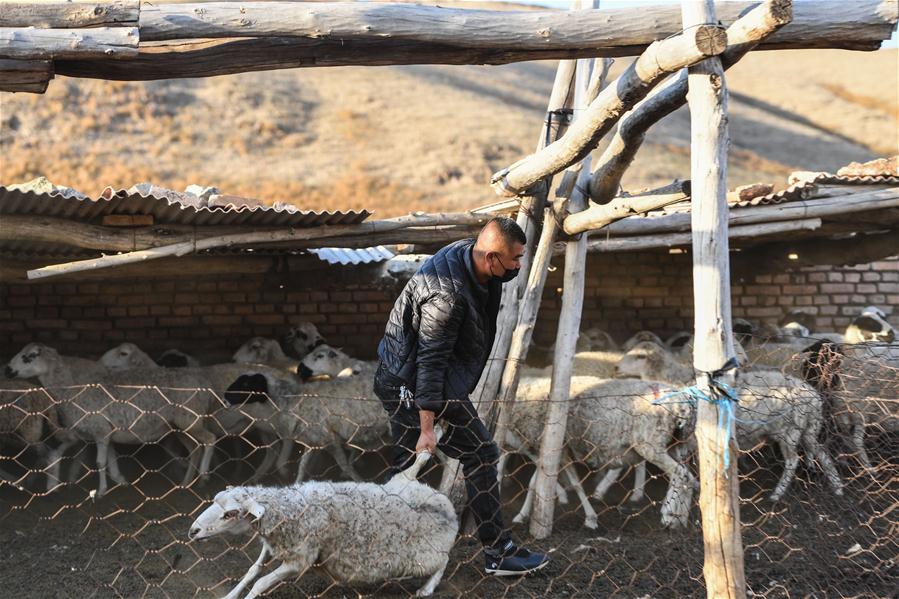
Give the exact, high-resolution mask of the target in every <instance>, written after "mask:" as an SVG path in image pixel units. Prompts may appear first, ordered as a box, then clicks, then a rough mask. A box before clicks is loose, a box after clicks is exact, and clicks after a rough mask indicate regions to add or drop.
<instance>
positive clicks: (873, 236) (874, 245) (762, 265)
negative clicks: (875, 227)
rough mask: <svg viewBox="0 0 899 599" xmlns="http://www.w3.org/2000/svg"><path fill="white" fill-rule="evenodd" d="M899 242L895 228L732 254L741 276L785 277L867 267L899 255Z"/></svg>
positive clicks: (769, 245)
mask: <svg viewBox="0 0 899 599" xmlns="http://www.w3.org/2000/svg"><path fill="white" fill-rule="evenodd" d="M897 238H899V229H896V228H894V229H892V230H890V231H887V232H885V233H870V234H866V233H858V234H856V235H854V236H852V237H850V238H848V239H826V238H820V237H819V238H815V239H808V240H804V241H783V242H777V243H770V244H767V245H765V246H763V247H759V248H753V249H752V251H751V252H739V253H737V254H733V255H732V256H731V261H732V262H733V267H734V271H735V272H736V273H737V274H738V275H744V274H746V275H750V274H751V275H756V274H767V273H782V272H785V271H788V270H794V269H798V268H804V267H807V266H819V265H833V266H847V265H856V264H868V263H869V262H874V261H876V260H883V259H884V258H889V257H891V256H896V255H899V249H897V243H896V239H897ZM791 256H792V257H791Z"/></svg>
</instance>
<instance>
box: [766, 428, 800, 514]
mask: <svg viewBox="0 0 899 599" xmlns="http://www.w3.org/2000/svg"><path fill="white" fill-rule="evenodd" d="M778 444H779V446H780V452H781V453H782V454H783V456H784V471H783V474H781V475H780V480H779V481H777V486H776V487H774V492H773V493H771V496H770V497H769V499H770V500H771V501H772V502H775V503H776V502H777V501H779V500H780V498H781V497H783V495H784V493H786V492H787V487H788V486H790V483H791V482H792V481H793V477H795V476H796V466H798V465H799V453H798V452H797V451H796V443H795V442H793V440H792V439H784V440H781V441H780V442H779V443H778Z"/></svg>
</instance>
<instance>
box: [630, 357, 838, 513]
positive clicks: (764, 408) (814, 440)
mask: <svg viewBox="0 0 899 599" xmlns="http://www.w3.org/2000/svg"><path fill="white" fill-rule="evenodd" d="M618 375H619V376H623V377H638V378H642V379H643V380H662V381H665V382H666V383H670V384H674V385H687V384H691V383H692V381H693V370H692V368H690V367H688V366H685V365H683V364H681V363H680V362H678V361H677V360H676V359H675V358H673V357H672V356H671V355H670V354H668V353H667V352H665V351H664V350H662V349H661V348H658V347H656V346H655V345H654V344H652V343H642V344H638V345H637V346H635V347H634V348H633V349H632V350H631V351H630V352H628V353H627V354H625V356H624V357H623V358H622V359H621V362H619V364H618ZM735 391H736V393H737V399H738V402H737V410H736V412H737V421H736V437H737V441H738V443H739V445H740V446H742V447H745V448H752V447H754V446H756V445H757V444H758V443H760V442H762V441H768V442H773V443H776V444H777V445H778V447H779V448H780V451H781V453H782V455H783V456H784V461H785V466H784V471H783V474H782V475H781V477H780V480H779V481H778V483H777V485H776V487H775V489H774V491H773V492H772V493H771V495H770V499H771V501H773V502H777V501H779V500H780V498H781V497H783V495H784V493H786V491H787V487H788V486H789V484H790V482H791V481H792V479H793V477H794V476H795V472H796V467H797V466H798V461H799V454H798V451H797V448H798V446H799V445H800V444H801V445H802V446H803V447H804V448H805V450H806V452H807V453H808V455H809V456H811V457H813V458H815V459H816V460H817V461H818V463H819V465H820V466H821V468H822V469H823V470H824V473H825V476H826V478H827V480H828V483H829V484H830V485H831V487H832V488H833V491H834V493H835V494H836V495H842V494H843V482H842V480H841V479H840V476H839V474H838V473H837V471H836V468H835V466H834V464H833V460H832V459H831V457H830V455H829V454H828V453H827V451H826V449H825V448H824V447H823V446H822V445H821V444H820V443H819V442H818V434H819V433H820V431H821V427H822V425H823V421H824V417H823V411H822V409H823V401H822V399H821V396H820V395H818V393H817V392H816V391H815V390H814V389H813V388H812V387H811V386H809V385H808V384H806V383H804V382H803V381H801V380H799V379H797V378H795V377H792V376H788V375H785V374H783V373H782V372H780V371H777V370H770V369H750V370H744V371H740V372H738V374H737V377H736V387H735Z"/></svg>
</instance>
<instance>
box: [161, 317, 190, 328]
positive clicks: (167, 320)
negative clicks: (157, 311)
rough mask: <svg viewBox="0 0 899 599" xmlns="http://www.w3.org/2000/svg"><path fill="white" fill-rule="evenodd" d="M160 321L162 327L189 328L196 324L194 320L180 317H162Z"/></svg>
mask: <svg viewBox="0 0 899 599" xmlns="http://www.w3.org/2000/svg"><path fill="white" fill-rule="evenodd" d="M158 320H159V326H161V327H189V326H191V325H193V324H195V323H196V321H195V320H194V319H193V318H186V317H180V316H160V317H159V318H158Z"/></svg>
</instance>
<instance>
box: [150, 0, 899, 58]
mask: <svg viewBox="0 0 899 599" xmlns="http://www.w3.org/2000/svg"><path fill="white" fill-rule="evenodd" d="M757 5H758V2H753V1H748V2H747V1H740V2H719V3H718V12H719V19H721V22H722V23H724V24H725V25H727V24H730V23H732V22H733V21H735V20H737V19H738V18H739V17H740V16H742V15H743V14H745V13H746V12H747V11H748V10H749V9H751V8H752V7H754V6H757ZM895 7H896V3H895V1H893V0H853V1H852V2H839V3H836V2H833V1H832V0H808V1H805V2H801V3H797V7H796V19H795V22H794V23H793V25H791V26H790V27H789V28H787V29H785V30H784V31H783V33H782V34H781V35H777V36H775V37H774V38H772V39H771V40H770V41H768V42H766V44H765V45H764V46H763V48H764V47H768V46H770V47H772V48H804V47H815V48H821V47H827V48H848V49H865V50H875V49H877V48H879V47H880V43H881V41H883V40H885V39H888V38H889V37H890V33H891V29H892V26H893V25H894V24H895V22H896V8H895ZM676 9H677V7H676V6H671V5H657V6H640V7H639V8H620V9H604V10H595V9H586V10H579V11H576V12H573V13H572V12H566V11H553V10H541V11H514V10H513V11H506V10H480V9H478V10H472V9H465V8H444V7H440V6H417V5H414V4H390V3H353V2H320V3H319V2H316V3H312V2H309V3H305V2H241V3H231V2H203V3H195V4H161V5H158V6H156V5H152V4H147V5H144V6H143V7H142V9H141V14H140V28H141V39H142V40H144V41H158V40H174V39H192V38H228V37H232V38H233V37H296V38H308V39H325V40H328V39H331V40H341V41H343V42H345V43H349V44H351V43H354V42H357V41H385V40H391V41H393V40H397V41H404V42H417V43H423V44H434V43H436V44H442V45H447V46H455V47H457V48H496V49H500V50H512V49H516V50H525V49H531V50H545V49H562V50H577V49H583V48H595V49H597V51H599V52H600V54H597V56H627V55H635V54H638V53H640V52H641V51H642V50H643V49H645V48H646V46H648V45H649V44H651V43H652V42H654V41H655V40H659V39H664V38H666V37H670V36H672V35H674V34H676V33H679V32H680V31H681V25H680V14H679V12H678V11H677V10H676ZM648 15H651V18H648ZM616 50H617V52H616V53H612V54H607V53H603V51H606V52H608V51H612V52H615V51H616Z"/></svg>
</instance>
